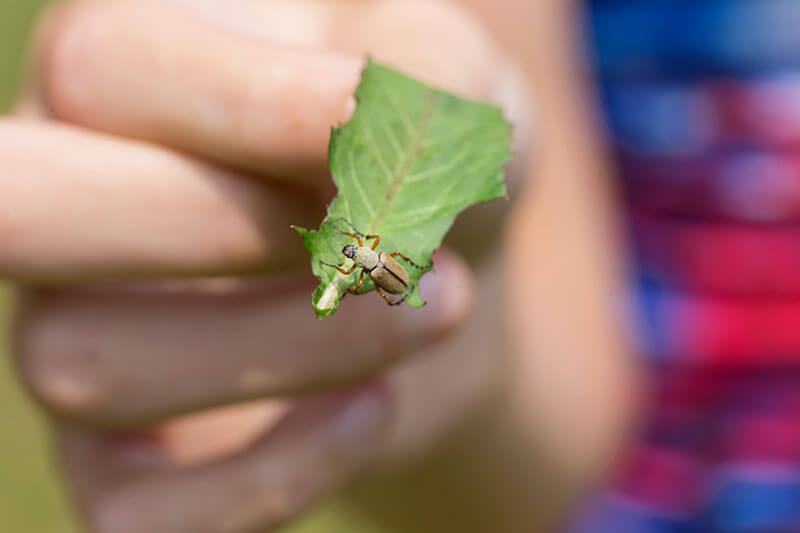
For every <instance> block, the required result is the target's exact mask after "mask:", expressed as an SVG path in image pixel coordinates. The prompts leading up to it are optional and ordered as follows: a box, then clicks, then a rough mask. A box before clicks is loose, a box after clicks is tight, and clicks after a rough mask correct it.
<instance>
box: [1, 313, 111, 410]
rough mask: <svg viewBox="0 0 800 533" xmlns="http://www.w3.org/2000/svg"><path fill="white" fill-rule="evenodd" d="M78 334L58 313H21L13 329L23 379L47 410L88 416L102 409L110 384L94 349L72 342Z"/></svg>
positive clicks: (18, 363) (104, 405) (106, 399)
mask: <svg viewBox="0 0 800 533" xmlns="http://www.w3.org/2000/svg"><path fill="white" fill-rule="evenodd" d="M80 335H81V332H78V331H74V330H73V328H71V327H70V324H69V323H68V322H67V321H65V320H62V319H59V318H58V317H50V316H43V315H42V314H40V313H36V315H35V316H34V315H28V316H25V317H23V319H22V320H21V321H20V323H19V326H18V328H17V332H16V353H17V365H18V368H19V373H20V376H21V378H22V380H23V383H24V384H25V385H26V387H27V388H28V390H29V391H30V393H31V394H32V396H33V397H34V398H35V399H36V400H37V401H38V402H39V403H40V404H42V406H43V407H45V408H46V409H47V410H49V411H51V412H53V413H54V414H57V415H59V416H64V417H67V418H75V419H91V418H94V417H96V416H98V415H99V414H101V413H102V412H104V411H105V410H106V409H105V408H106V404H107V402H108V400H109V394H108V391H111V390H112V389H113V387H110V386H108V380H107V379H104V377H103V376H102V375H101V374H102V370H101V365H99V364H98V363H99V362H98V360H97V359H98V358H97V357H95V355H94V353H93V352H92V351H91V350H89V349H81V348H79V347H77V346H75V339H76V338H77V336H80Z"/></svg>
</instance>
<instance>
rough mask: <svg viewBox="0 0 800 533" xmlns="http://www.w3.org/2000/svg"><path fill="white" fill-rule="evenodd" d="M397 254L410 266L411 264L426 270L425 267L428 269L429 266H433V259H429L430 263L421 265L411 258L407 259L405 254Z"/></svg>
mask: <svg viewBox="0 0 800 533" xmlns="http://www.w3.org/2000/svg"><path fill="white" fill-rule="evenodd" d="M397 255H399V256H400V257H402V258H403V259H405V260H406V261H408V262H409V263H411V266H413V267H414V268H418V269H420V270H426V269H429V268H431V269H432V268H433V261H431V262H430V263H428V264H427V265H425V266H422V265H418V264H416V263H415V262H414V261H412V260H411V259H409V258H408V257H407V256H405V255H403V254H397Z"/></svg>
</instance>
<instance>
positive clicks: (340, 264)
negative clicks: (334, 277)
mask: <svg viewBox="0 0 800 533" xmlns="http://www.w3.org/2000/svg"><path fill="white" fill-rule="evenodd" d="M319 264H320V265H325V266H329V267H333V268H339V267H340V266H342V263H339V264H338V265H334V264H333V263H326V262H325V261H323V260H322V259H320V260H319Z"/></svg>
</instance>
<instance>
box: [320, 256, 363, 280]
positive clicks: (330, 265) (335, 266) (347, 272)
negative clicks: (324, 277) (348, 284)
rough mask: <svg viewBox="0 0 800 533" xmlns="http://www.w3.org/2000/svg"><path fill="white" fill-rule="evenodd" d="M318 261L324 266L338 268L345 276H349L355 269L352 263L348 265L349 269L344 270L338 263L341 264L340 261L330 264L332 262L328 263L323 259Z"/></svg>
mask: <svg viewBox="0 0 800 533" xmlns="http://www.w3.org/2000/svg"><path fill="white" fill-rule="evenodd" d="M319 263H320V264H321V265H325V266H329V267H333V268H335V269H336V270H338V271H339V272H341V273H342V274H344V275H345V276H349V275H350V274H352V273H353V271H354V270H355V269H356V265H353V266H351V267H350V270H345V269H343V268H342V267H341V266H339V265H341V264H342V263H339V265H332V264H330V263H326V262H325V261H323V260H322V259H320V261H319Z"/></svg>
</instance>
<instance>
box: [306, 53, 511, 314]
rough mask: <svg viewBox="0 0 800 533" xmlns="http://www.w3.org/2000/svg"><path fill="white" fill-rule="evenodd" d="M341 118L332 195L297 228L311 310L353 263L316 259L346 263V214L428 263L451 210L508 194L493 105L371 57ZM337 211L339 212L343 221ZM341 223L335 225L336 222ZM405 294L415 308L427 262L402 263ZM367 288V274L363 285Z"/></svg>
mask: <svg viewBox="0 0 800 533" xmlns="http://www.w3.org/2000/svg"><path fill="white" fill-rule="evenodd" d="M356 102H357V105H356V109H355V112H354V114H353V117H352V118H351V120H350V121H349V122H347V123H346V124H344V125H342V126H341V127H339V128H336V129H334V130H333V132H332V134H331V140H330V145H329V147H328V156H329V161H330V168H331V173H332V174H333V179H334V182H335V183H336V187H337V189H338V194H337V196H336V198H335V199H334V200H333V202H332V203H331V204H330V206H328V216H327V217H326V218H325V220H324V221H323V223H322V225H321V226H320V228H319V230H307V229H303V228H295V229H296V230H297V232H298V233H299V234H300V235H301V236H302V238H303V243H304V244H305V247H306V248H307V249H308V251H309V252H310V253H311V266H312V269H313V271H314V274H315V275H316V276H317V277H318V278H319V280H320V285H319V287H318V288H317V289H316V290H315V291H314V294H313V296H312V304H313V306H314V310H315V312H316V314H317V317H318V318H323V317H325V316H329V315H331V314H333V313H335V312H336V310H337V309H338V307H339V302H340V301H341V299H342V297H343V296H344V295H345V294H346V292H347V289H348V287H353V286H355V285H356V283H357V281H358V275H359V274H360V269H356V270H355V271H354V272H353V273H352V274H350V275H347V276H345V275H343V274H341V273H340V272H338V271H337V270H336V269H334V268H331V267H329V266H325V265H323V264H321V262H325V263H332V264H338V263H341V262H342V261H344V265H343V268H344V269H348V268H349V267H350V266H351V265H352V261H351V260H350V259H347V258H345V257H344V256H343V255H342V252H341V250H342V247H343V246H345V245H347V244H354V240H353V239H352V238H350V237H348V236H346V235H343V234H342V231H348V232H349V231H351V229H350V227H349V226H348V224H347V222H345V220H346V221H349V222H350V223H352V225H353V226H354V227H355V228H356V229H357V230H358V231H359V232H361V233H363V234H377V235H380V237H381V242H380V245H379V247H378V251H379V252H380V251H386V252H394V251H400V252H402V253H403V254H405V255H407V256H408V257H409V258H410V259H411V260H412V261H414V262H415V263H417V264H418V265H429V264H430V262H431V254H433V252H434V251H435V250H436V249H437V248H438V247H439V246H440V245H441V242H442V239H443V238H444V236H445V234H446V233H447V231H448V230H449V229H450V226H451V225H452V224H453V220H454V219H455V217H456V215H458V214H459V213H460V212H461V211H463V210H464V209H466V208H467V207H469V206H470V205H472V204H475V203H477V202H486V201H489V200H492V199H495V198H497V197H501V196H504V195H505V194H506V191H505V185H504V183H503V168H504V166H505V163H506V162H507V161H508V159H509V158H510V157H511V151H510V148H509V145H510V142H511V135H510V129H511V127H510V125H509V124H508V123H507V122H506V121H505V120H504V119H503V116H502V112H501V110H500V109H499V108H497V107H494V106H490V105H486V104H482V103H478V102H472V101H468V100H464V99H461V98H458V97H456V96H454V95H452V94H448V93H446V92H443V91H439V90H436V89H433V88H431V87H428V86H427V85H425V84H423V83H420V82H419V81H416V80H414V79H411V78H408V77H406V76H404V75H402V74H400V73H398V72H396V71H394V70H392V69H390V68H388V67H385V66H382V65H379V64H377V63H375V62H372V61H370V62H369V63H368V65H367V67H366V68H365V69H364V71H363V73H362V77H361V84H360V85H359V87H358V89H357V91H356ZM342 219H344V220H342ZM340 230H342V231H340ZM397 259H398V261H399V262H400V263H401V264H402V265H403V266H404V267H405V268H406V270H407V271H408V274H409V276H410V277H411V283H410V285H409V289H408V291H407V294H406V295H405V296H406V302H407V303H408V305H410V306H412V307H421V306H422V305H424V302H423V301H422V300H421V298H420V296H419V288H418V284H419V279H420V278H421V277H422V276H423V275H424V274H425V273H426V272H427V271H428V270H430V268H427V269H418V268H415V267H413V266H411V265H409V264H408V263H407V262H405V261H403V260H401V259H400V258H399V257H398V258H397ZM372 288H374V287H373V284H372V281H371V280H370V279H369V276H367V275H365V277H364V285H363V287H362V288H361V292H366V291H369V290H370V289H372Z"/></svg>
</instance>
